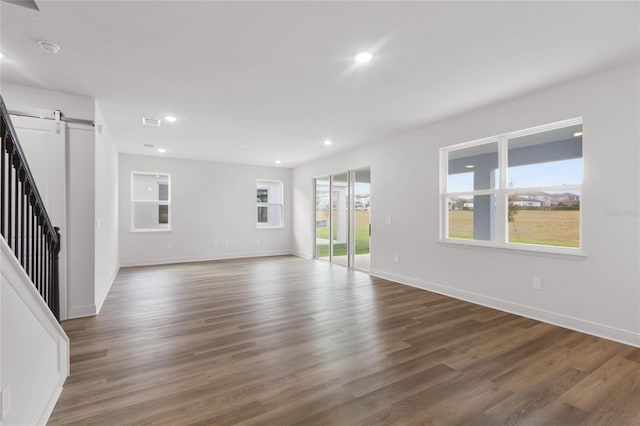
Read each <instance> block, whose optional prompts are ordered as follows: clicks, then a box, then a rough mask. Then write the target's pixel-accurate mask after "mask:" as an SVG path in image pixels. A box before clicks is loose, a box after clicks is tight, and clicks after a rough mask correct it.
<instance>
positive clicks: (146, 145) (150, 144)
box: [144, 143, 155, 148]
mask: <svg viewBox="0 0 640 426" xmlns="http://www.w3.org/2000/svg"><path fill="white" fill-rule="evenodd" d="M154 146H155V145H154V144H152V143H145V144H144V147H145V148H153V147H154Z"/></svg>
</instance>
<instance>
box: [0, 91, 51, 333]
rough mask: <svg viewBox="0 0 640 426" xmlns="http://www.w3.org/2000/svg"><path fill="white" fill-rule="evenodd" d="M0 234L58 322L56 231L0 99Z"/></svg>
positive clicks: (0, 97)
mask: <svg viewBox="0 0 640 426" xmlns="http://www.w3.org/2000/svg"><path fill="white" fill-rule="evenodd" d="M0 110H1V111H0V112H1V115H2V117H1V119H0V139H1V141H0V143H1V147H0V233H1V234H2V237H4V239H5V241H6V242H7V244H8V245H9V247H10V248H11V249H12V250H13V253H14V254H15V256H16V258H17V259H18V261H19V262H20V264H21V265H22V268H23V269H24V271H25V272H26V273H27V275H28V276H29V278H31V282H32V283H33V285H34V286H35V288H36V289H37V290H38V292H39V293H40V295H41V296H42V298H43V299H44V301H45V302H46V304H47V305H48V306H49V309H51V312H52V313H53V315H54V316H55V317H56V319H57V320H58V321H60V300H59V298H60V293H59V291H60V289H59V286H60V278H59V257H60V256H59V255H60V228H57V227H54V226H53V225H52V224H51V220H50V219H49V215H48V214H47V210H46V208H45V205H44V203H43V202H42V197H40V192H38V187H37V186H36V182H35V180H34V179H33V175H32V174H31V170H30V169H29V164H28V163H27V159H26V157H25V155H24V152H23V151H22V148H21V147H20V143H19V142H18V137H17V135H16V131H15V129H14V128H13V124H12V123H11V118H10V117H9V113H8V111H7V108H6V106H5V104H4V101H3V100H2V96H0Z"/></svg>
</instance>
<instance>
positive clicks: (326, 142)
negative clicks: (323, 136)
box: [324, 139, 333, 145]
mask: <svg viewBox="0 0 640 426" xmlns="http://www.w3.org/2000/svg"><path fill="white" fill-rule="evenodd" d="M332 143H333V142H331V141H330V140H329V139H327V140H326V141H324V144H325V145H331V144H332Z"/></svg>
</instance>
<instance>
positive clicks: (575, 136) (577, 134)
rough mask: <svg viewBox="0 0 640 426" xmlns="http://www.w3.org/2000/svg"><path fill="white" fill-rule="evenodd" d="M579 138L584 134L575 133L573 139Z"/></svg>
mask: <svg viewBox="0 0 640 426" xmlns="http://www.w3.org/2000/svg"><path fill="white" fill-rule="evenodd" d="M578 136H582V132H575V133H574V134H573V137H574V138H577V137H578Z"/></svg>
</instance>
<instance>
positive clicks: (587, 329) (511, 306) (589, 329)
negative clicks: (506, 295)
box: [370, 269, 640, 347]
mask: <svg viewBox="0 0 640 426" xmlns="http://www.w3.org/2000/svg"><path fill="white" fill-rule="evenodd" d="M370 274H371V275H373V276H375V277H379V278H383V279H386V280H389V281H394V282H397V283H400V284H405V285H408V286H411V287H416V288H419V289H422V290H428V291H432V292H434V293H438V294H443V295H445V296H450V297H454V298H456V299H460V300H464V301H467V302H471V303H475V304H477V305H482V306H487V307H489V308H493V309H498V310H500V311H504V312H509V313H512V314H516V315H520V316H523V317H527V318H532V319H535V320H538V321H542V322H546V323H549V324H553V325H557V326H559V327H564V328H568V329H571V330H575V331H579V332H581V333H586V334H591V335H593V336H597V337H602V338H604V339H608V340H613V341H616V342H619V343H624V344H625V345H631V346H636V347H640V333H634V332H632V331H628V330H622V329H619V328H615V327H610V326H608V325H604V324H598V323H594V322H591V321H587V320H583V319H579V318H574V317H571V316H568V315H564V314H559V313H557V312H550V311H546V310H543V309H538V308H534V307H531V306H525V305H520V304H518V303H513V302H509V301H506V300H502V299H497V298H494V297H490V296H484V295H482V294H478V293H473V292H470V291H466V290H461V289H458V288H454V287H449V286H445V285H442V284H436V283H432V282H428V281H423V280H420V279H417V278H412V277H407V276H404V275H399V274H393V273H389V272H385V271H381V270H377V269H372V270H371V272H370Z"/></svg>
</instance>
